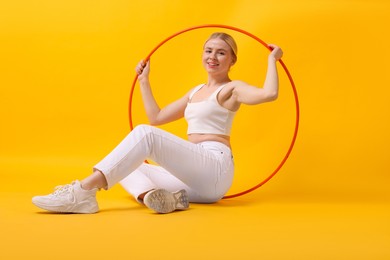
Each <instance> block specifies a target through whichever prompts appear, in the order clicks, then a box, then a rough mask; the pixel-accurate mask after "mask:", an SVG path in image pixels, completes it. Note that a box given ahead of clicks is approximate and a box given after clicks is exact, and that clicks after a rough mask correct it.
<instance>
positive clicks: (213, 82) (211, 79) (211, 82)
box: [206, 75, 231, 87]
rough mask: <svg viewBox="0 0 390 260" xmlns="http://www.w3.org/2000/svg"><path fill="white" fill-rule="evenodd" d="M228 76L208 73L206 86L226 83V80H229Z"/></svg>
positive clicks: (217, 85)
mask: <svg viewBox="0 0 390 260" xmlns="http://www.w3.org/2000/svg"><path fill="white" fill-rule="evenodd" d="M230 81H231V80H230V78H229V76H227V75H226V76H224V77H211V76H210V75H209V78H208V80H207V84H206V85H207V87H219V86H221V85H223V84H226V83H228V82H230Z"/></svg>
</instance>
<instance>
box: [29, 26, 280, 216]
mask: <svg viewBox="0 0 390 260" xmlns="http://www.w3.org/2000/svg"><path fill="white" fill-rule="evenodd" d="M269 47H270V48H271V49H272V51H271V53H270V54H269V56H268V69H267V74H266V78H265V82H264V86H263V87H262V88H258V87H254V86H250V85H249V84H247V83H245V82H243V81H238V80H231V79H230V77H229V70H230V68H231V66H233V65H234V64H235V62H236V61H237V46H236V43H235V41H234V39H233V38H232V37H231V36H230V35H228V34H226V33H214V34H212V35H211V36H210V37H209V39H207V41H206V42H205V44H204V46H203V55H202V63H203V66H204V68H205V70H206V72H207V76H208V77H207V81H206V83H204V84H201V85H199V86H196V87H195V88H193V89H191V90H190V91H189V92H188V93H187V94H185V95H184V96H183V97H182V98H180V99H178V100H177V101H175V102H173V103H171V104H169V105H168V106H166V107H164V108H160V107H159V106H158V104H157V102H156V100H155V98H154V96H153V94H152V90H151V86H150V83H149V67H150V63H149V62H144V61H141V62H139V63H138V65H137V67H136V72H137V74H138V80H139V83H140V88H141V94H142V99H143V103H144V106H145V110H146V114H147V117H148V119H149V121H150V124H151V125H153V126H150V125H139V126H137V127H135V128H134V129H133V131H131V132H130V133H129V134H128V135H127V137H126V138H125V139H124V140H123V141H122V142H121V143H120V144H119V145H118V146H117V147H116V148H115V149H114V150H113V151H112V152H111V153H110V154H108V155H107V156H106V157H105V158H104V159H103V160H102V161H101V162H99V163H98V164H97V165H95V167H94V168H93V169H94V171H93V173H92V174H91V175H90V176H88V177H87V178H85V179H83V180H82V181H74V182H72V183H71V184H67V185H64V186H60V187H58V188H57V189H56V190H55V191H54V192H53V193H52V194H49V195H46V196H36V197H34V198H33V199H32V201H33V203H34V204H35V205H36V206H38V207H40V208H42V209H45V210H49V211H54V212H72V213H95V212H98V211H99V207H98V204H97V201H96V192H97V191H98V190H99V189H101V188H103V189H109V188H111V187H112V186H113V185H115V184H116V183H118V182H120V184H121V185H122V186H123V187H124V188H125V189H126V190H127V191H128V192H129V193H131V194H132V195H133V196H134V197H135V198H136V200H137V201H138V202H140V203H143V204H145V205H146V206H147V207H149V208H150V209H152V210H154V211H156V212H158V213H169V212H172V211H175V210H183V209H186V208H188V207H189V202H197V203H213V202H216V201H218V200H220V199H221V198H222V197H223V196H224V195H225V193H226V192H227V191H228V190H229V188H230V186H231V184H232V180H233V172H234V163H233V156H232V153H231V147H230V130H231V127H232V122H233V118H234V116H235V114H236V112H237V111H238V109H239V108H240V105H241V104H248V105H255V104H261V103H264V102H268V101H273V100H275V99H276V98H277V96H278V85H279V83H278V73H277V66H276V62H277V61H278V60H279V59H280V58H281V57H282V55H283V52H282V50H281V49H280V48H279V47H278V46H276V45H269ZM182 117H184V118H185V119H186V120H187V123H188V130H187V134H188V140H184V139H182V138H179V137H177V136H175V135H172V134H170V133H168V132H166V131H163V130H161V129H159V128H157V127H154V126H156V125H161V124H165V123H169V122H172V121H174V120H177V119H179V118H182ZM145 159H151V160H153V161H154V162H156V163H157V164H158V166H156V165H151V164H145V163H144V161H145Z"/></svg>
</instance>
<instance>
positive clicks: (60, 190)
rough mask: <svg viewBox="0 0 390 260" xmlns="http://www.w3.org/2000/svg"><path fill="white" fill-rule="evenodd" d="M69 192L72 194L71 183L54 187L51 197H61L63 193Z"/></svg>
mask: <svg viewBox="0 0 390 260" xmlns="http://www.w3.org/2000/svg"><path fill="white" fill-rule="evenodd" d="M69 192H73V183H72V184H66V185H60V186H57V187H55V188H54V192H53V196H61V195H63V194H64V193H69Z"/></svg>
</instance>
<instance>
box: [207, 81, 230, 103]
mask: <svg viewBox="0 0 390 260" xmlns="http://www.w3.org/2000/svg"><path fill="white" fill-rule="evenodd" d="M225 85H226V84H223V85H222V86H219V87H218V88H217V89H216V90H215V91H214V92H213V94H211V95H210V97H209V99H215V100H217V96H218V93H219V92H221V90H222V89H223V88H224V87H225Z"/></svg>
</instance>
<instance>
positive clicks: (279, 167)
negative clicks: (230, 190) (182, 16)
mask: <svg viewBox="0 0 390 260" xmlns="http://www.w3.org/2000/svg"><path fill="white" fill-rule="evenodd" d="M201 28H223V29H228V30H233V31H237V32H240V33H243V34H245V35H247V36H249V37H251V38H253V39H254V40H256V41H258V42H259V43H260V44H262V45H263V46H264V47H265V48H267V49H268V50H270V51H272V49H271V48H270V47H268V45H267V44H266V43H265V42H264V41H263V40H261V39H260V38H258V37H257V36H255V35H253V34H251V33H249V32H247V31H244V30H242V29H239V28H236V27H233V26H229V25H222V24H204V25H198V26H194V27H190V28H187V29H184V30H182V31H179V32H177V33H174V34H172V35H171V36H169V37H168V38H166V39H165V40H163V41H162V42H160V43H159V44H158V45H157V46H156V47H155V48H154V49H153V50H152V51H151V52H150V53H149V55H148V56H146V58H145V61H148V60H149V59H150V57H151V56H152V55H153V53H155V52H156V51H157V50H158V49H159V48H160V47H161V46H162V45H163V44H164V43H166V42H167V41H169V40H171V39H172V38H174V37H176V36H178V35H180V34H183V33H185V32H188V31H192V30H196V29H201ZM279 63H280V65H282V67H283V69H284V71H285V73H286V75H287V77H288V79H289V81H290V83H291V87H292V90H293V93H294V99H295V114H296V115H295V127H294V134H293V137H292V140H291V143H290V146H289V148H288V149H287V152H286V154H285V156H284V157H283V159H282V161H281V162H280V163H279V165H278V166H277V167H276V169H275V170H274V171H273V172H272V173H271V174H270V175H269V176H268V177H267V178H265V179H264V180H263V181H261V182H260V183H259V184H257V185H255V186H253V187H252V188H250V189H247V190H245V191H242V192H239V193H236V194H232V195H227V196H224V197H223V199H230V198H234V197H239V196H242V195H244V194H247V193H249V192H252V191H254V190H256V189H258V188H260V187H261V186H263V185H264V184H265V183H267V182H268V181H269V180H271V179H272V177H274V176H275V175H276V173H277V172H278V171H279V170H280V169H281V168H282V166H283V165H284V163H285V162H286V161H287V159H288V157H289V156H290V154H291V151H292V149H293V147H294V144H295V140H296V138H297V135H298V127H299V100H298V93H297V90H296V87H295V84H294V81H293V79H292V76H291V74H290V72H289V71H288V69H287V66H286V65H285V64H284V62H283V61H282V60H281V59H280V60H279ZM137 79H138V75H137V74H136V76H135V78H134V81H133V84H132V86H131V91H130V98H129V123H130V129H131V130H133V120H132V116H131V115H132V104H133V94H134V87H135V84H136V83H137Z"/></svg>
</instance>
